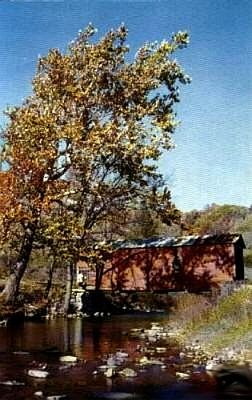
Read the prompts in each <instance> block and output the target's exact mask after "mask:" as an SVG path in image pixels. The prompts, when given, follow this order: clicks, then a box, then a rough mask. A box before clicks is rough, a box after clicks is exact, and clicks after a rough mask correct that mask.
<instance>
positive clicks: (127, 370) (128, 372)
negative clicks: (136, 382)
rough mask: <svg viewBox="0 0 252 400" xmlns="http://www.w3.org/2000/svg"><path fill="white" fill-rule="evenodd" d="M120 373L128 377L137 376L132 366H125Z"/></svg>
mask: <svg viewBox="0 0 252 400" xmlns="http://www.w3.org/2000/svg"><path fill="white" fill-rule="evenodd" d="M120 374H121V375H123V376H125V377H126V378H135V377H136V376H137V373H136V371H134V370H133V369H131V368H124V369H123V370H122V371H120Z"/></svg>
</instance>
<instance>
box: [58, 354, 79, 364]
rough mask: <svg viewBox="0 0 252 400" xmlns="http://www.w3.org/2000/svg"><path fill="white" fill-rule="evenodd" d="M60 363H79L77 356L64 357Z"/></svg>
mask: <svg viewBox="0 0 252 400" xmlns="http://www.w3.org/2000/svg"><path fill="white" fill-rule="evenodd" d="M60 361H61V362H69V363H74V362H77V357H76V356H62V357H60Z"/></svg>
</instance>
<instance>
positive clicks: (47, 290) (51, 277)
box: [44, 257, 56, 299]
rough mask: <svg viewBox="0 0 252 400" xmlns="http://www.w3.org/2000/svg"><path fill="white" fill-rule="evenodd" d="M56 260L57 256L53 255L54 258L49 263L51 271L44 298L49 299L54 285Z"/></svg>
mask: <svg viewBox="0 0 252 400" xmlns="http://www.w3.org/2000/svg"><path fill="white" fill-rule="evenodd" d="M55 264H56V261H55V258H54V257H53V259H52V260H51V262H50V265H49V272H48V280H47V285H46V289H45V293H44V299H48V297H49V293H50V290H51V287H52V279H53V272H54V267H55Z"/></svg>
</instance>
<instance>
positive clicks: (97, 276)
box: [95, 262, 104, 290]
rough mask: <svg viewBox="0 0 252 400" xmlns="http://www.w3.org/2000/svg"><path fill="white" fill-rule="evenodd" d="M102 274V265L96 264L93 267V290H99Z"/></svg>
mask: <svg viewBox="0 0 252 400" xmlns="http://www.w3.org/2000/svg"><path fill="white" fill-rule="evenodd" d="M103 274H104V264H103V263H102V264H101V263H99V262H97V264H96V266H95V290H100V288H101V284H102V278H103Z"/></svg>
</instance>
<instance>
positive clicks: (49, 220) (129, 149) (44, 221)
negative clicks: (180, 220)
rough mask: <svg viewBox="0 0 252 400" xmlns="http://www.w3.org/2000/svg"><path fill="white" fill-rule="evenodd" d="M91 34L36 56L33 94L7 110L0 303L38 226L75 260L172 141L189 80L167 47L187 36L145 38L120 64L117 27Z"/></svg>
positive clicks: (155, 181)
mask: <svg viewBox="0 0 252 400" xmlns="http://www.w3.org/2000/svg"><path fill="white" fill-rule="evenodd" d="M94 32H95V30H94V28H93V27H92V26H91V25H90V26H88V27H87V29H86V30H84V31H83V32H80V33H79V35H78V37H77V38H76V40H74V41H73V42H72V43H71V44H70V45H69V47H68V49H67V51H66V52H65V53H62V52H60V51H59V50H58V49H53V50H50V51H49V53H48V55H47V56H46V57H43V58H41V59H40V60H39V63H38V69H37V73H36V76H35V78H34V80H33V94H32V95H31V96H30V97H29V98H28V99H27V100H26V101H25V102H24V103H23V104H22V105H21V106H20V107H16V108H13V109H10V110H9V111H8V116H9V120H10V122H9V124H8V125H7V127H6V129H5V130H4V132H3V139H4V141H5V148H4V151H3V155H2V158H3V159H5V160H6V161H7V163H8V165H9V171H10V173H11V174H12V176H13V177H14V178H13V179H12V184H11V185H9V187H8V191H9V194H8V196H9V197H10V199H11V201H10V202H9V204H8V207H7V209H6V210H5V213H4V223H5V225H6V226H8V227H10V225H11V224H15V226H17V225H18V226H19V234H20V248H19V254H18V257H17V262H16V263H15V265H13V268H12V273H11V275H10V277H9V279H8V281H7V283H6V286H5V289H4V291H3V292H2V297H3V299H4V300H5V301H7V302H10V301H13V300H14V299H15V297H16V295H17V293H18V289H19V283H20V280H21V279H22V276H23V273H24V271H25V270H26V267H27V265H28V262H29V258H30V255H31V252H32V249H33V246H34V242H35V241H36V240H37V236H38V232H41V229H42V230H43V233H42V235H43V237H44V238H46V239H47V240H49V241H50V240H54V238H55V237H56V238H57V240H59V237H60V236H61V237H62V239H63V240H62V242H63V243H66V241H68V240H69V241H72V242H71V243H72V244H73V245H72V246H71V252H70V249H69V252H70V254H69V255H68V257H69V263H75V262H76V260H77V259H78V257H79V254H80V252H81V251H83V248H85V244H86V243H90V237H92V231H93V229H94V228H95V226H97V224H98V223H101V221H103V220H104V219H106V218H108V215H111V214H113V213H115V212H118V211H120V212H124V210H125V208H126V207H127V206H128V204H129V202H132V200H133V199H137V198H141V197H143V196H145V194H146V192H149V190H150V188H154V192H155V188H157V187H159V186H160V185H162V183H163V181H162V177H161V176H160V174H159V173H158V172H157V161H158V159H159V158H160V156H161V155H162V153H163V151H166V150H169V149H170V148H171V147H172V141H171V134H172V133H173V132H174V130H175V128H176V125H177V121H176V120H175V113H174V103H176V102H178V101H179V95H178V83H183V84H184V83H187V82H188V81H189V78H188V77H187V76H186V75H185V74H184V72H183V70H182V69H181V67H180V65H179V64H178V62H177V61H176V60H174V59H173V53H174V52H175V51H176V50H177V49H179V48H183V47H185V46H186V45H187V43H188V35H187V33H185V32H178V33H177V34H176V35H174V36H173V37H172V39H171V40H170V41H166V40H164V41H162V42H161V43H154V44H151V43H148V44H145V45H144V46H143V47H142V48H141V49H140V50H139V51H138V52H137V54H136V56H135V58H134V60H133V61H132V62H129V61H127V59H128V56H127V53H128V51H129V48H128V46H126V44H125V43H126V37H127V30H126V28H125V27H124V26H121V27H119V28H118V29H117V30H114V31H110V32H108V33H107V34H106V36H105V37H103V38H102V39H101V40H100V41H98V42H97V43H96V42H94V40H93V35H94ZM59 210H61V211H60V212H59ZM62 210H63V211H62ZM168 214H169V213H167V215H168ZM171 214H172V213H171ZM66 225H67V226H66ZM63 226H64V227H65V229H62V227H63Z"/></svg>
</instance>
